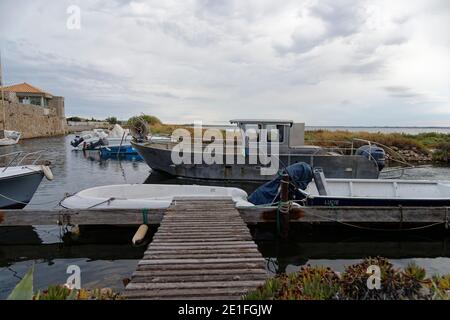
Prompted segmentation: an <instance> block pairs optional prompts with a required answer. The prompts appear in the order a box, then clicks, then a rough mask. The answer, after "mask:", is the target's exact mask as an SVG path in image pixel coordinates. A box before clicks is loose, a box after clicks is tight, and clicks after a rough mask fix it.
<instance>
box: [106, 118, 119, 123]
mask: <svg viewBox="0 0 450 320" xmlns="http://www.w3.org/2000/svg"><path fill="white" fill-rule="evenodd" d="M105 120H106V121H107V122H108V123H109V124H116V123H118V121H117V118H116V117H108V118H106V119H105Z"/></svg>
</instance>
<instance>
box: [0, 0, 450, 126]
mask: <svg viewBox="0 0 450 320" xmlns="http://www.w3.org/2000/svg"><path fill="white" fill-rule="evenodd" d="M70 5H77V6H78V7H79V8H80V10H81V14H80V16H81V21H80V26H81V28H80V29H79V30H78V29H75V30H74V29H68V28H67V20H68V18H70V16H71V15H70V14H68V13H67V9H68V7H69V6H70ZM70 21H73V20H70ZM0 50H1V53H2V57H3V69H4V78H5V81H6V83H7V84H12V83H18V82H24V81H26V82H29V83H31V84H33V85H35V86H38V87H40V88H42V89H44V90H47V91H49V92H51V93H53V94H55V95H62V96H64V97H65V99H66V114H67V115H80V116H89V117H91V116H93V117H98V118H104V117H106V116H117V117H119V118H120V119H127V118H128V117H130V116H132V115H136V114H140V113H146V114H153V115H156V116H158V117H160V118H161V119H162V120H163V121H165V122H172V123H175V122H178V123H182V122H190V121H192V120H203V121H205V122H209V123H225V122H226V121H227V120H228V119H230V118H237V117H244V118H248V117H252V118H255V117H256V118H268V117H272V118H273V117H275V118H288V119H293V120H295V121H304V122H306V123H307V124H308V125H369V126H370V125H394V126H395V125H399V126H416V125H417V126H450V89H449V88H450V58H449V57H450V55H449V54H450V1H448V0H441V1H438V0H396V1H391V0H379V1H378V0H372V1H364V0H363V1H356V0H323V1H322V0H320V1H315V0H305V1H302V0H295V1H290V0H285V1H277V0H273V1H269V0H249V1H245V0H236V1H233V0H227V1H225V0H184V1H181V0H180V1H174V0H164V1H160V0H155V1H153V0H151V1H126V0H114V1H111V0H86V1H82V0H71V1H56V0H55V1H49V0H34V1H31V0H30V1H24V0H1V1H0Z"/></svg>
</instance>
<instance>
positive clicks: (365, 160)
mask: <svg viewBox="0 0 450 320" xmlns="http://www.w3.org/2000/svg"><path fill="white" fill-rule="evenodd" d="M231 123H234V124H236V125H237V127H236V129H237V134H238V135H239V137H240V138H239V141H240V142H238V143H237V144H235V145H234V147H232V148H231V149H232V150H228V149H227V148H223V152H220V151H218V152H217V154H216V155H215V158H221V161H218V162H214V163H207V162H206V161H205V160H204V157H203V154H204V151H205V150H206V148H208V145H209V143H207V142H205V141H202V142H201V147H200V149H199V150H196V149H195V147H194V148H191V151H186V154H187V156H186V158H187V159H188V160H189V161H186V162H183V163H174V162H173V160H172V159H173V152H174V150H176V149H175V148H176V146H177V144H178V142H177V141H152V140H148V139H147V138H146V136H145V135H144V136H143V137H142V136H141V137H138V139H136V141H132V142H131V144H132V146H133V147H134V148H135V149H136V150H137V152H138V153H139V154H140V155H141V156H142V158H143V159H144V160H145V162H146V163H147V164H148V166H149V167H150V168H152V170H157V171H161V172H164V173H167V174H170V175H172V176H178V177H185V178H192V179H209V180H228V181H230V180H232V181H268V180H271V179H272V178H273V177H275V176H276V174H271V175H270V174H269V175H265V174H261V169H262V168H264V167H267V166H268V165H267V164H263V163H261V161H260V159H257V161H256V162H252V160H251V156H250V153H249V150H254V149H252V147H251V146H250V145H249V143H248V141H247V136H246V134H247V133H246V132H250V131H253V132H254V133H255V134H256V135H258V137H261V134H263V132H264V131H262V130H272V131H274V132H276V134H275V136H276V137H277V140H276V141H278V144H279V152H278V153H277V154H273V155H272V154H266V156H268V157H271V156H273V157H272V161H277V162H279V166H280V167H281V166H289V165H291V164H294V163H298V162H305V163H308V164H309V165H310V166H312V167H321V168H323V170H324V171H325V173H326V175H327V177H331V178H350V179H376V178H378V176H379V173H380V170H381V169H382V168H383V167H384V161H385V159H384V151H383V149H381V148H379V147H377V146H376V145H369V146H363V147H364V148H362V149H361V148H359V149H355V150H352V151H351V152H352V153H351V154H345V153H337V152H336V151H328V150H326V149H324V148H322V147H319V146H311V145H305V144H304V124H303V123H294V122H293V121H290V120H256V119H250V120H231ZM265 132H267V131H265ZM264 134H265V133H264ZM258 139H259V138H258ZM258 141H259V140H258ZM267 141H271V137H269V136H268V137H267ZM224 143H226V141H225V140H224ZM258 150H261V149H258ZM175 152H177V151H175ZM183 152H184V151H183ZM240 155H243V156H242V157H243V159H242V162H239V161H238V160H237V157H239V156H240ZM196 159H202V160H201V163H197V162H196ZM230 159H232V161H231V163H229V161H230Z"/></svg>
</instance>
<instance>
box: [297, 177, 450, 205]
mask: <svg viewBox="0 0 450 320" xmlns="http://www.w3.org/2000/svg"><path fill="white" fill-rule="evenodd" d="M319 190H321V188H320V187H319V188H318V186H317V184H316V183H314V182H313V183H310V184H308V187H307V188H306V190H305V192H306V194H307V196H306V199H305V200H306V201H305V204H306V205H307V206H332V207H338V206H364V207H375V206H387V207H390V206H395V207H397V206H403V207H449V206H450V181H430V180H399V179H395V180H394V179H393V180H390V179H326V180H325V184H324V188H322V191H319Z"/></svg>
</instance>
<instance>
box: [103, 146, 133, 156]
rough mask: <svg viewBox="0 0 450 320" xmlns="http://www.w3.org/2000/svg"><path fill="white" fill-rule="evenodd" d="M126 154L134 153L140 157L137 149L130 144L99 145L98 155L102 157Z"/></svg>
mask: <svg viewBox="0 0 450 320" xmlns="http://www.w3.org/2000/svg"><path fill="white" fill-rule="evenodd" d="M117 155H119V156H126V155H135V156H137V157H138V158H140V156H139V154H138V153H137V151H136V150H135V149H134V148H133V147H132V146H131V144H127V145H122V146H120V145H119V146H102V147H100V156H101V157H102V158H107V157H112V156H117Z"/></svg>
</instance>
